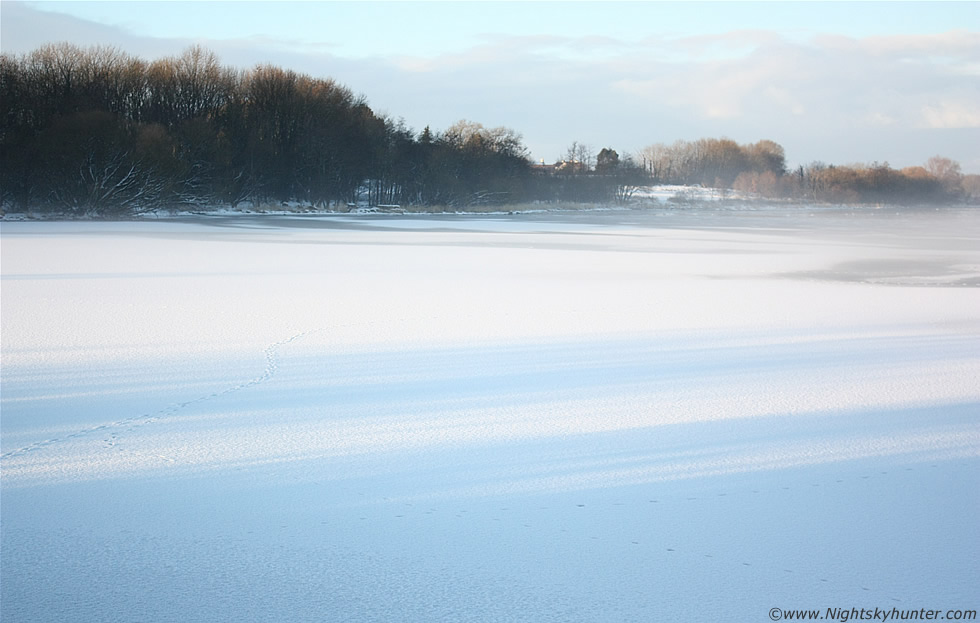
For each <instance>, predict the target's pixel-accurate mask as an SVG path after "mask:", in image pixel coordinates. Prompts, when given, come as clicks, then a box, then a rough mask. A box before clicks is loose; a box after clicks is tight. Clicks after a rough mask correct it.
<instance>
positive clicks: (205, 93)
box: [0, 43, 980, 216]
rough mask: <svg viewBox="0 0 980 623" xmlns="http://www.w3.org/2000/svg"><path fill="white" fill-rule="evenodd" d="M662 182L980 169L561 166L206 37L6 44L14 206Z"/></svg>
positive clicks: (934, 161)
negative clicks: (18, 48) (173, 41)
mask: <svg viewBox="0 0 980 623" xmlns="http://www.w3.org/2000/svg"><path fill="white" fill-rule="evenodd" d="M652 184H686V185H701V186H705V187H714V188H720V189H731V190H735V191H738V192H740V193H745V194H751V195H753V196H758V197H761V198H766V199H792V200H800V201H813V202H832V203H890V204H908V205H914V204H924V203H950V202H963V201H973V202H976V201H977V200H980V176H977V175H966V176H964V175H962V173H961V171H960V167H959V164H958V163H956V162H953V161H951V160H949V159H946V158H942V157H939V156H936V157H934V158H931V159H929V161H928V162H927V163H925V165H924V166H922V167H909V168H905V169H901V170H896V169H892V168H891V167H890V166H889V165H888V164H887V163H873V164H868V165H849V166H834V165H825V164H822V163H812V164H809V165H803V166H799V167H797V168H796V169H794V170H787V167H786V158H785V154H784V152H783V148H782V147H781V146H780V145H779V144H777V143H775V142H773V141H769V140H762V141H759V142H757V143H753V144H748V145H740V144H738V143H736V142H734V141H732V140H730V139H725V138H720V139H700V140H697V141H678V142H676V143H674V144H672V145H662V144H660V145H651V146H650V147H647V148H645V149H643V150H642V151H641V152H640V153H638V154H634V155H622V156H621V155H620V154H619V153H618V152H617V151H615V150H614V149H612V148H609V147H606V148H603V149H601V150H600V151H598V153H593V150H592V149H591V148H590V147H588V146H584V145H581V144H579V143H577V142H573V143H572V144H571V146H570V147H569V149H568V152H567V153H566V154H565V157H564V158H563V159H562V160H561V161H559V162H556V163H554V164H544V163H540V164H534V163H532V162H531V161H530V160H529V154H528V150H527V148H526V147H525V146H524V144H523V141H522V137H521V135H520V134H519V133H518V132H516V131H515V130H512V129H509V128H487V127H484V126H483V125H482V124H480V123H476V122H471V121H460V122H457V123H455V124H453V125H452V126H450V127H449V128H447V129H445V130H442V131H434V130H432V129H430V128H429V127H426V128H424V129H422V130H421V131H416V130H414V129H411V128H408V127H406V125H405V124H404V122H402V121H399V120H396V119H392V118H390V117H387V116H383V115H379V114H377V113H375V112H374V111H372V110H371V108H370V107H369V106H368V104H367V102H366V100H365V99H364V98H363V97H360V96H357V95H355V94H354V93H353V92H352V91H351V90H350V89H348V88H347V87H345V86H342V85H339V84H337V83H336V82H334V81H332V80H326V79H319V78H313V77H310V76H307V75H303V74H298V73H296V72H293V71H290V70H287V69H282V68H279V67H275V66H270V65H259V66H256V67H254V68H252V69H249V70H244V71H241V70H237V69H233V68H230V67H226V66H222V65H221V64H220V63H219V61H218V59H217V57H216V56H215V55H214V54H213V53H212V52H210V51H208V50H206V49H204V48H201V47H191V48H189V49H187V50H186V51H185V52H184V53H182V54H181V55H179V56H176V57H169V58H162V59H158V60H154V61H150V62H148V61H145V60H143V59H140V58H136V57H133V56H130V55H128V54H126V53H124V52H121V51H119V50H116V49H113V48H107V47H95V48H87V49H83V48H79V47H77V46H74V45H71V44H67V43H63V44H55V45H49V46H45V47H42V48H40V49H38V50H35V51H33V52H31V53H28V54H24V55H21V56H12V55H6V54H4V55H0V209H2V210H5V211H15V210H18V209H27V208H30V210H31V211H32V212H36V213H41V214H64V215H73V216H124V215H132V214H139V213H142V212H148V211H154V210H160V209H203V208H205V207H208V206H214V205H223V206H230V207H232V208H236V207H241V206H262V205H266V206H268V205H277V204H284V203H294V204H300V205H304V206H309V207H310V208H313V209H320V210H326V209H333V210H346V209H349V208H350V207H352V206H360V205H368V206H379V207H382V208H384V207H385V206H387V207H389V208H393V207H395V206H398V207H399V208H400V209H405V210H411V211H416V210H425V209H427V208H435V207H436V206H439V207H441V208H443V209H450V210H456V211H474V210H493V209H506V206H508V205H515V204H528V203H533V202H546V203H564V204H576V203H579V204H610V203H627V202H629V201H630V200H631V199H632V198H633V195H634V193H635V192H636V190H637V189H638V188H640V187H642V186H647V185H652Z"/></svg>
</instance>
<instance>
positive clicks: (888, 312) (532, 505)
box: [0, 209, 980, 622]
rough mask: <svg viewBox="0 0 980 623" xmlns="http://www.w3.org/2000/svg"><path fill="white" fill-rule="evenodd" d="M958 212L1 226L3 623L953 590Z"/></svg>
mask: <svg viewBox="0 0 980 623" xmlns="http://www.w3.org/2000/svg"><path fill="white" fill-rule="evenodd" d="M978 240H980V215H978V214H977V213H976V212H971V211H959V210H945V211H938V212H901V213H898V214H890V213H886V212H884V211H867V212H850V211H846V210H808V209H795V210H783V211H765V210H753V211H745V212H732V211H726V210H705V209H702V210H697V211H683V210H678V211H667V210H654V211H617V212H591V213H566V214H548V213H546V214H534V215H512V216H508V215H498V216H486V217H473V216H467V217H455V216H443V217H435V216H425V217H410V216H397V217H396V216H356V217H350V216H344V217H341V216H334V217H314V216H307V217H289V216H265V217H258V216H229V215H223V216H218V217H212V218H208V217H200V218H190V219H176V220H160V221H152V222H127V223H103V222H80V223H78V222H76V223H53V222H52V223H32V222H7V223H3V225H2V248H0V250H2V310H0V311H2V321H3V322H2V331H3V333H2V348H3V377H2V405H0V406H2V421H0V424H2V436H0V441H2V444H0V446H2V448H0V449H2V557H3V560H2V583H0V590H2V602H0V607H2V615H3V616H2V618H3V620H4V621H5V622H6V621H10V622H15V621H44V620H50V621H54V620H57V621H95V620H98V621H187V620H200V621H266V620H273V619H275V620H284V621H434V620H445V621H638V620H704V621H750V620H766V617H767V614H768V612H769V609H770V608H772V607H781V608H784V609H791V608H819V609H825V608H828V607H845V608H850V607H858V608H860V607H872V608H873V607H880V608H884V607H888V608H890V607H892V606H898V607H900V608H942V609H946V608H974V609H975V608H976V606H977V601H978V600H977V598H978V597H980V592H978V590H977V588H976V586H977V583H976V578H977V577H978V571H980V569H978V563H977V560H980V556H978V555H980V533H978V531H977V530H976V527H975V523H976V519H977V515H978V510H980V486H978V485H980V472H978V469H977V468H978V455H980V422H978V414H980V409H978V407H980V382H978V381H980V313H978V312H980V291H978V289H977V285H978V275H980V245H978Z"/></svg>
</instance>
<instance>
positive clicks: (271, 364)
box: [0, 330, 316, 461]
mask: <svg viewBox="0 0 980 623" xmlns="http://www.w3.org/2000/svg"><path fill="white" fill-rule="evenodd" d="M315 331H316V330H314V331H304V332H301V333H297V334H295V335H293V336H291V337H288V338H286V339H284V340H279V341H278V342H273V343H272V344H270V345H268V346H266V347H265V348H264V349H263V350H262V354H263V355H264V357H265V367H264V369H263V370H262V373H261V374H259V375H258V376H256V377H255V378H252V379H249V380H247V381H244V382H242V383H238V384H237V385H233V386H231V387H228V388H225V389H223V390H221V391H217V392H213V393H210V394H207V395H204V396H198V397H197V398H194V399H192V400H187V401H184V402H178V403H175V404H171V405H168V406H166V407H164V408H163V409H160V410H159V411H154V412H151V413H143V414H141V415H137V416H133V417H129V418H125V419H121V420H116V421H114V422H107V423H105V424H99V425H98V426H91V427H88V428H83V429H80V430H77V431H74V432H72V433H69V434H66V435H63V436H61V437H52V438H50V439H45V440H43V441H37V442H34V443H32V444H29V445H27V446H24V447H22V448H17V449H16V450H11V451H9V452H5V453H4V454H2V455H0V459H9V458H12V457H16V456H22V455H25V454H29V453H31V452H35V451H37V450H41V449H43V448H46V447H48V446H52V445H55V444H58V443H63V442H66V441H70V440H73V439H78V438H80V437H85V436H88V435H93V434H96V433H100V432H102V431H107V430H114V431H118V429H124V430H126V431H132V430H134V429H135V428H137V427H140V426H145V425H146V424H150V423H152V422H156V421H158V420H160V419H162V418H166V417H169V416H173V415H176V414H177V413H180V412H181V411H183V410H184V409H186V408H187V407H190V406H192V405H196V404H200V403H202V402H207V401H209V400H214V399H215V398H220V397H221V396H227V395H228V394H233V393H235V392H239V391H241V390H243V389H248V388H250V387H254V386H256V385H259V384H261V383H265V382H266V381H268V380H269V379H271V378H272V377H273V376H275V374H276V372H277V371H278V370H279V349H280V348H282V347H283V346H286V345H288V344H292V343H293V342H295V341H296V340H298V339H301V338H303V337H305V336H307V335H310V334H311V333H314V332H315ZM118 439H119V433H118V432H113V433H111V434H110V435H109V436H108V438H106V439H105V440H103V442H104V444H105V447H106V448H112V447H113V446H115V445H116V443H117V441H118ZM167 460H170V461H172V459H167Z"/></svg>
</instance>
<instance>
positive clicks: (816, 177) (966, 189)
mask: <svg viewBox="0 0 980 623" xmlns="http://www.w3.org/2000/svg"><path fill="white" fill-rule="evenodd" d="M641 158H642V160H643V166H644V168H645V169H646V170H647V173H648V175H649V178H650V180H651V181H653V182H654V183H663V184H688V185H692V184H693V185H700V186H706V187H712V188H721V189H732V190H736V191H740V192H742V193H747V194H750V195H755V196H760V197H764V198H770V199H799V200H807V201H817V202H830V203H865V204H868V203H891V204H908V205H914V204H924V203H941V202H951V201H958V200H962V199H968V200H973V201H976V200H980V176H977V175H967V176H964V175H963V174H962V172H961V170H960V165H959V164H958V163H957V162H954V161H953V160H950V159H949V158H943V157H941V156H934V157H932V158H930V159H929V160H928V161H927V162H926V164H925V166H918V167H906V168H904V169H901V170H896V169H893V168H891V167H890V166H889V165H888V163H883V164H882V163H877V162H875V163H872V164H869V165H864V164H857V165H848V166H835V165H826V164H823V163H821V162H814V163H811V164H809V165H803V166H799V167H797V168H796V169H794V170H792V171H790V170H787V168H786V156H785V154H784V152H783V148H782V147H781V146H780V145H778V144H777V143H774V142H772V141H768V140H764V141H759V142H758V143H753V144H749V145H739V144H737V143H735V141H732V140H730V139H724V138H722V139H701V140H698V141H694V142H689V141H677V142H676V143H674V144H672V145H664V144H657V145H651V146H649V147H647V148H645V149H643V150H642V152H641Z"/></svg>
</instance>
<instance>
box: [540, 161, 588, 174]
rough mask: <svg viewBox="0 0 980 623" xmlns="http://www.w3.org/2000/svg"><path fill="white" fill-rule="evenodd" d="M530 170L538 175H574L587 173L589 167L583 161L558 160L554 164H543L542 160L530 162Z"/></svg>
mask: <svg viewBox="0 0 980 623" xmlns="http://www.w3.org/2000/svg"><path fill="white" fill-rule="evenodd" d="M531 171H532V172H534V173H538V174H540V175H575V174H579V173H588V171H589V169H588V167H587V166H586V165H585V163H584V162H580V161H578V160H560V161H558V162H556V163H554V164H545V163H544V160H542V161H541V162H540V163H538V164H532V165H531Z"/></svg>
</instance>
